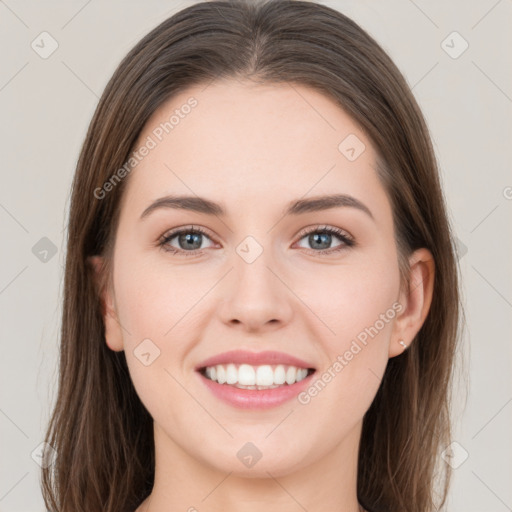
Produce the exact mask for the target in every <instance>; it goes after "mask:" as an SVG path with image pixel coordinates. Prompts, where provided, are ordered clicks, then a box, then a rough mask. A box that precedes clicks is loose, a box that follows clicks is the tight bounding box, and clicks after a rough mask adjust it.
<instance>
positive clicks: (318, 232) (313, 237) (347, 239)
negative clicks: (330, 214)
mask: <svg viewBox="0 0 512 512" xmlns="http://www.w3.org/2000/svg"><path fill="white" fill-rule="evenodd" d="M299 236H300V237H301V240H303V239H306V242H307V243H309V244H310V245H311V247H312V248H313V249H312V252H313V253H315V254H326V253H329V254H330V253H334V252H339V251H342V250H345V249H347V248H349V247H352V246H354V245H355V241H354V239H353V238H352V237H351V236H350V235H349V234H348V233H347V232H346V231H343V230H342V229H339V228H336V227H333V226H316V227H315V228H313V229H311V228H306V230H303V231H302V232H301V233H300V235H299ZM333 237H334V238H337V239H338V240H339V241H340V242H341V243H340V244H338V245H337V246H334V247H331V244H332V242H333ZM317 249H318V250H317Z"/></svg>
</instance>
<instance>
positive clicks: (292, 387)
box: [198, 372, 315, 409]
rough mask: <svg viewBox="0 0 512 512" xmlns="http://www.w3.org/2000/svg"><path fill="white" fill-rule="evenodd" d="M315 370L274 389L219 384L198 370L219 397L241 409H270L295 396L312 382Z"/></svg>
mask: <svg viewBox="0 0 512 512" xmlns="http://www.w3.org/2000/svg"><path fill="white" fill-rule="evenodd" d="M314 374H315V372H313V373H312V374H311V375H308V376H307V377H306V378H304V379H302V380H301V381H300V382H296V383H295V384H287V385H284V386H280V387H278V388H273V389H263V390H260V391H258V390H257V389H240V388H235V387H234V386H230V385H228V384H219V383H218V382H214V381H213V380H210V379H208V378H206V377H205V376H204V375H202V374H201V373H199V372H198V375H199V377H200V378H201V380H202V381H203V382H204V383H205V385H206V386H207V387H208V389H209V390H210V391H211V392H212V393H213V394H214V395H215V396H216V397H218V398H220V399H221V400H224V402H227V403H228V404H230V405H233V406H235V407H238V408H240V409H270V408H271V407H277V406H279V405H281V404H283V403H285V402H288V401H289V400H292V399H293V398H295V397H296V396H297V395H298V394H299V393H300V392H301V391H302V390H304V388H306V387H307V386H308V385H309V383H310V382H311V378H312V377H313V375H314Z"/></svg>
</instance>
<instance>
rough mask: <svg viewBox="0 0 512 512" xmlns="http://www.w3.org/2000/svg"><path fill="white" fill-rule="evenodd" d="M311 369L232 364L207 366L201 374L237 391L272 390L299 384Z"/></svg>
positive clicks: (280, 365) (311, 371)
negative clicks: (237, 389)
mask: <svg viewBox="0 0 512 512" xmlns="http://www.w3.org/2000/svg"><path fill="white" fill-rule="evenodd" d="M313 371H314V370H313V369H307V368H299V367H296V366H284V365H282V364H279V365H272V366H271V365H268V364H266V365H262V366H252V365H249V364H240V365H236V364H233V363H230V364H227V365H223V364H218V365H216V366H207V367H206V368H204V369H203V370H202V374H203V375H204V376H205V377H206V378H207V379H210V380H211V381H214V382H217V383H219V384H227V385H229V386H234V387H236V388H239V389H258V390H261V389H274V388H277V387H279V386H290V385H292V384H295V383H296V382H300V381H301V380H303V379H305V378H306V377H307V376H308V375H310V374H311V373H313Z"/></svg>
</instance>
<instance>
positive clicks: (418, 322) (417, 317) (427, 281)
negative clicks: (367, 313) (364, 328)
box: [389, 248, 435, 357]
mask: <svg viewBox="0 0 512 512" xmlns="http://www.w3.org/2000/svg"><path fill="white" fill-rule="evenodd" d="M409 269H410V270H409V272H410V274H409V275H410V286H409V289H408V290H407V289H405V290H402V291H401V292H400V298H399V302H400V304H401V305H402V310H401V312H400V313H399V315H398V316H397V317H396V320H395V324H394V326H393V334H392V338H391V343H390V346H389V357H395V356H397V355H399V354H401V353H402V352H403V351H404V347H403V346H402V345H401V344H400V343H399V342H400V341H402V340H403V341H404V343H405V344H406V345H407V347H409V346H410V345H411V343H412V342H413V340H414V338H415V336H416V334H417V333H418V331H419V330H420V328H421V326H422V325H423V322H424V321H425V318H426V317H427V314H428V312H429V310H430V304H431V303H432V294H433V290H434V275H435V265H434V258H433V256H432V253H431V252H430V251H429V250H428V249H425V248H422V249H418V250H416V251H415V252H414V253H413V254H412V255H411V257H410V258H409Z"/></svg>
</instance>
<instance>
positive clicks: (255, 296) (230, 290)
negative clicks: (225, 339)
mask: <svg viewBox="0 0 512 512" xmlns="http://www.w3.org/2000/svg"><path fill="white" fill-rule="evenodd" d="M279 274H280V273H279V271H278V270H277V267H276V265H275V264H273V263H272V261H270V260H269V259H267V258H266V257H265V251H264V252H263V253H262V254H261V255H260V257H259V258H258V259H257V260H256V261H253V262H252V263H247V262H246V261H244V260H243V259H242V258H240V257H239V256H238V255H235V257H234V268H233V270H232V271H231V272H230V273H229V275H228V276H226V280H225V284H224V286H223V287H222V290H220V293H221V294H222V296H223V297H224V298H223V300H222V302H221V305H220V307H219V309H218V314H219V315H220V318H221V320H222V322H223V323H225V324H226V325H228V326H229V327H231V328H232V327H237V328H239V329H241V330H244V331H247V332H251V333H254V332H259V331H262V332H264V331H269V330H274V329H279V328H282V327H283V326H284V325H286V324H288V323H289V322H290V320H291V318H292V314H293V305H292V302H291V301H292V300H293V299H292V298H293V294H292V293H291V292H290V290H289V289H288V287H287V285H286V284H285V283H284V282H283V280H282V278H281V277H280V275H279Z"/></svg>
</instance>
